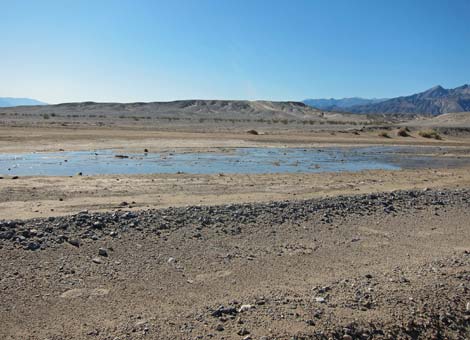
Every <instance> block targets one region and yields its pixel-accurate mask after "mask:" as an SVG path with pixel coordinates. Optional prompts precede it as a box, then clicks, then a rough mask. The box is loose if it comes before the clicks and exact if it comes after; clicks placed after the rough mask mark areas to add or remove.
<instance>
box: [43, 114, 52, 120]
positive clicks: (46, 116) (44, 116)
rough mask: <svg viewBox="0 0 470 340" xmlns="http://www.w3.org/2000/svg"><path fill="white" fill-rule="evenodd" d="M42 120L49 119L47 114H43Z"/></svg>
mask: <svg viewBox="0 0 470 340" xmlns="http://www.w3.org/2000/svg"><path fill="white" fill-rule="evenodd" d="M42 118H44V119H49V118H50V117H49V115H48V114H47V113H44V114H43V115H42Z"/></svg>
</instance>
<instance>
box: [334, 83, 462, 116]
mask: <svg viewBox="0 0 470 340" xmlns="http://www.w3.org/2000/svg"><path fill="white" fill-rule="evenodd" d="M338 111H345V112H352V113H363V114H372V113H378V114H421V115H432V116H435V115H440V114H444V113H452V112H465V111H470V85H468V84H465V85H462V86H459V87H456V88H453V89H446V88H444V87H442V86H440V85H437V86H434V87H432V88H430V89H428V90H426V91H423V92H419V93H415V94H412V95H409V96H402V97H396V98H391V99H388V100H385V101H383V102H380V103H373V104H366V105H355V106H351V107H348V108H341V109H339V110H338Z"/></svg>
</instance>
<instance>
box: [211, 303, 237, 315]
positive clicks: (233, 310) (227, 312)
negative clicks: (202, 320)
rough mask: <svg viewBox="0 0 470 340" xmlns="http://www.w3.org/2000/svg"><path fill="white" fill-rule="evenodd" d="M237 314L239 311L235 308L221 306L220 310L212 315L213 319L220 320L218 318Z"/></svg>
mask: <svg viewBox="0 0 470 340" xmlns="http://www.w3.org/2000/svg"><path fill="white" fill-rule="evenodd" d="M237 312H238V311H237V309H236V308H234V307H227V308H225V307H223V306H221V307H219V308H218V309H216V310H215V311H213V312H212V313H211V315H212V316H213V317H216V318H218V317H221V316H222V315H236V314H237Z"/></svg>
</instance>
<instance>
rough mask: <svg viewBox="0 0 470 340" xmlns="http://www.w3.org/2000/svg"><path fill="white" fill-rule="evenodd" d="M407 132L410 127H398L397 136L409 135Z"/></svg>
mask: <svg viewBox="0 0 470 340" xmlns="http://www.w3.org/2000/svg"><path fill="white" fill-rule="evenodd" d="M409 132H410V129H408V128H407V127H401V128H400V129H398V132H397V136H400V137H409V136H410V134H409Z"/></svg>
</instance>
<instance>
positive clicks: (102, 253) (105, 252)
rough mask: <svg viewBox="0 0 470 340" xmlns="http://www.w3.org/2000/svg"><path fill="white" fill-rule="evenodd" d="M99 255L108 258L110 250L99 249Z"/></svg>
mask: <svg viewBox="0 0 470 340" xmlns="http://www.w3.org/2000/svg"><path fill="white" fill-rule="evenodd" d="M98 255H100V256H104V257H108V250H107V249H106V248H100V249H98Z"/></svg>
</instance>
